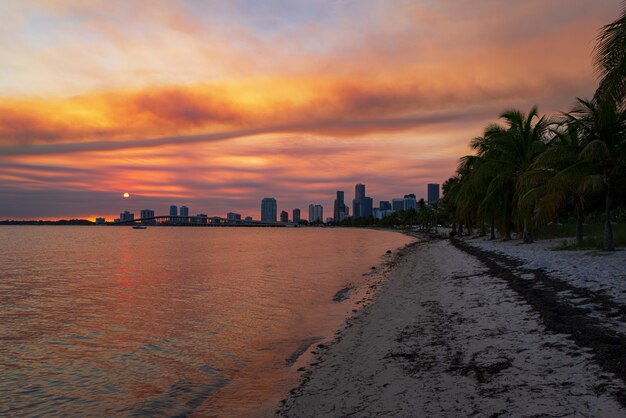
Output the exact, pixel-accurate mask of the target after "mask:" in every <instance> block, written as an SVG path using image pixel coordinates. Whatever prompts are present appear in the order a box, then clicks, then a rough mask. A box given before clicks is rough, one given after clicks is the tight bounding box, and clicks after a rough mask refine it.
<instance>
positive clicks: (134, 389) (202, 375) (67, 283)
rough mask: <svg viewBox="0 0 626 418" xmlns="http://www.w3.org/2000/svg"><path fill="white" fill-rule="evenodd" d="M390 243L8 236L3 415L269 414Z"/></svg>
mask: <svg viewBox="0 0 626 418" xmlns="http://www.w3.org/2000/svg"><path fill="white" fill-rule="evenodd" d="M409 242H411V238H409V237H407V236H405V235H402V234H399V233H394V232H386V231H373V230H364V229H347V228H343V229H342V228H219V227H218V228H185V227H149V228H148V229H146V230H134V229H132V228H130V227H121V226H91V227H90V226H86V227H83V226H3V227H0V415H2V416H6V415H9V416H32V415H42V416H50V415H65V416H67V415H70V416H137V415H149V416H177V415H191V416H266V415H271V414H272V413H273V411H274V409H275V408H276V406H277V403H278V401H279V400H280V399H282V398H283V397H284V396H285V395H286V392H287V391H288V390H289V389H291V388H292V387H293V386H294V385H296V384H297V379H298V373H297V372H296V370H295V367H296V366H294V360H295V358H294V353H295V357H296V358H297V355H298V353H299V352H301V351H302V348H303V346H304V347H306V346H307V344H309V343H311V342H313V341H318V340H320V339H321V338H326V339H329V338H332V335H333V331H334V330H335V329H336V328H337V327H338V326H339V325H340V324H341V323H342V321H343V320H344V318H345V316H346V315H347V311H349V308H347V307H346V306H345V305H344V304H343V303H338V302H335V301H333V295H334V294H335V293H336V292H337V291H338V290H340V289H342V288H343V287H345V286H346V284H348V283H352V284H355V285H359V283H363V280H364V279H363V274H364V273H366V272H367V271H368V270H369V269H370V267H371V266H372V265H375V264H377V263H379V262H380V261H381V255H382V254H384V253H385V251H386V250H388V249H394V248H398V247H400V246H403V245H405V244H407V243H409Z"/></svg>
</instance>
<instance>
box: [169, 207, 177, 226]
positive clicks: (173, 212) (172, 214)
mask: <svg viewBox="0 0 626 418" xmlns="http://www.w3.org/2000/svg"><path fill="white" fill-rule="evenodd" d="M170 222H171V223H173V224H175V223H178V207H177V206H176V205H172V206H170Z"/></svg>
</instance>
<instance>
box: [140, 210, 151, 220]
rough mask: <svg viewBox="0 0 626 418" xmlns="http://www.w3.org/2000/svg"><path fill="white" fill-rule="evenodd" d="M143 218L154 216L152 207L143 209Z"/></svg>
mask: <svg viewBox="0 0 626 418" xmlns="http://www.w3.org/2000/svg"><path fill="white" fill-rule="evenodd" d="M141 218H142V219H145V218H154V211H153V210H152V209H143V210H142V211H141Z"/></svg>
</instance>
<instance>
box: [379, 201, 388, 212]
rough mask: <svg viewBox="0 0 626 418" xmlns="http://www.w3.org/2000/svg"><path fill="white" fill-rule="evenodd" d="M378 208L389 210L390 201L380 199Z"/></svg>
mask: <svg viewBox="0 0 626 418" xmlns="http://www.w3.org/2000/svg"><path fill="white" fill-rule="evenodd" d="M378 208H379V209H380V210H391V203H390V202H389V201H388V200H381V201H380V204H379V205H378Z"/></svg>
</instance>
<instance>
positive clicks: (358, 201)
mask: <svg viewBox="0 0 626 418" xmlns="http://www.w3.org/2000/svg"><path fill="white" fill-rule="evenodd" d="M364 199H365V185H364V184H360V183H359V184H357V185H355V186H354V200H353V201H352V216H354V217H355V218H360V217H361V216H363V214H362V213H361V206H362V205H363V200H364Z"/></svg>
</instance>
